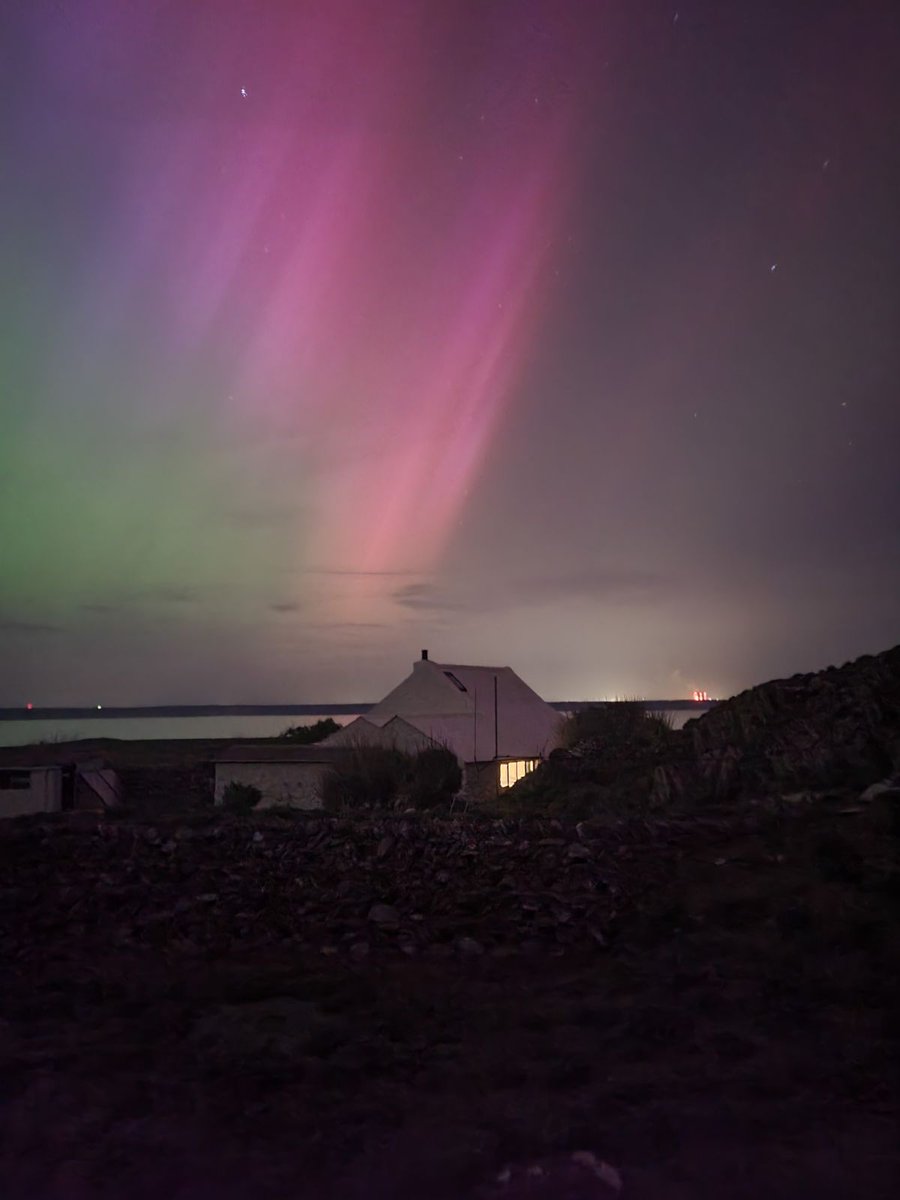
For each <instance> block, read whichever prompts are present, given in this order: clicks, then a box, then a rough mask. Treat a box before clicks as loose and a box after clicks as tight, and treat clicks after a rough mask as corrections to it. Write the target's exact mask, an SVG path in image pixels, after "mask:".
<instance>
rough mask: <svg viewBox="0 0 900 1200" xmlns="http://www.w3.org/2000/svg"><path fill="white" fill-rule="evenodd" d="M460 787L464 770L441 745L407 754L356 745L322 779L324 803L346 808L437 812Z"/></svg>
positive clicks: (331, 807) (384, 747) (381, 747)
mask: <svg viewBox="0 0 900 1200" xmlns="http://www.w3.org/2000/svg"><path fill="white" fill-rule="evenodd" d="M461 785H462V769H461V768H460V765H459V763H458V761H457V759H456V755H455V754H453V752H452V751H450V750H447V749H444V748H442V747H434V748H432V749H428V750H421V751H419V753H417V754H406V753H404V752H403V751H402V750H393V749H391V748H389V747H387V746H358V747H356V749H354V750H352V751H351V752H350V753H349V754H348V756H347V758H346V760H345V761H344V762H342V763H340V764H338V765H336V766H335V767H334V768H333V769H332V770H331V771H330V772H329V773H328V774H327V775H326V776H325V778H324V779H323V780H322V804H323V805H324V807H325V808H326V809H328V810H329V811H331V812H335V811H338V810H340V809H346V808H357V809H364V808H406V807H407V806H409V807H412V808H419V809H428V808H436V807H438V806H440V805H443V804H447V803H449V801H450V800H451V799H452V798H453V796H455V795H456V793H457V792H458V791H459V789H460V787H461Z"/></svg>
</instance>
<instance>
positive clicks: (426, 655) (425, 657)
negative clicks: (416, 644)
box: [422, 650, 428, 662]
mask: <svg viewBox="0 0 900 1200" xmlns="http://www.w3.org/2000/svg"><path fill="white" fill-rule="evenodd" d="M422 662H428V651H427V650H423V651H422Z"/></svg>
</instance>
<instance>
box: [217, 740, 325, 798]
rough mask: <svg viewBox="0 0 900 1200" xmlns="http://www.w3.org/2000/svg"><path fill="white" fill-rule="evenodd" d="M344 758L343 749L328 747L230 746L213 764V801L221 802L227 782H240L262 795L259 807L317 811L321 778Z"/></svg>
mask: <svg viewBox="0 0 900 1200" xmlns="http://www.w3.org/2000/svg"><path fill="white" fill-rule="evenodd" d="M346 756H347V751H346V750H344V749H342V748H338V747H329V746H282V745H279V746H271V745H236V746H231V747H230V748H229V749H228V750H226V751H225V752H224V753H223V754H221V755H220V756H219V758H218V759H217V760H216V762H215V771H216V784H215V802H216V804H221V803H222V801H223V799H224V796H225V789H226V788H227V787H228V785H229V784H230V783H242V784H249V785H250V786H251V787H255V788H258V789H259V791H260V792H261V793H262V800H261V801H260V804H259V807H260V808H271V807H272V806H273V805H275V804H279V805H280V804H288V805H292V806H293V807H294V808H321V807H322V797H321V791H320V786H321V782H322V779H323V777H324V776H325V775H327V773H328V771H329V770H330V769H331V768H332V767H333V766H334V764H335V763H336V762H339V761H341V760H342V759H344V758H346Z"/></svg>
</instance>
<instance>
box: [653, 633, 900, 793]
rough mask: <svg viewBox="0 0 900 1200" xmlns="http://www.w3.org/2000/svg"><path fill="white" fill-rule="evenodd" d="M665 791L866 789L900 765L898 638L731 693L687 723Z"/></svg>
mask: <svg viewBox="0 0 900 1200" xmlns="http://www.w3.org/2000/svg"><path fill="white" fill-rule="evenodd" d="M683 736H684V738H685V740H686V742H687V745H686V746H684V747H683V752H684V754H685V759H684V760H683V761H682V762H680V763H674V764H673V763H669V764H664V765H663V766H662V767H661V768H660V769H658V770H657V774H656V778H655V781H654V786H655V788H656V789H657V792H658V794H664V795H668V796H676V795H679V794H685V793H690V794H693V795H695V796H698V797H703V796H711V797H715V798H718V799H724V798H727V797H731V796H735V795H748V794H759V793H765V792H772V791H776V792H782V793H784V792H791V791H797V790H804V789H813V790H822V789H829V788H845V787H850V788H864V787H866V786H867V785H869V784H871V783H874V782H875V781H877V780H880V779H883V778H884V777H885V776H890V775H891V774H892V773H894V772H896V771H898V770H900V646H896V647H894V649H892V650H887V651H885V652H884V653H883V654H878V655H866V656H865V657H863V658H859V659H856V660H855V661H854V662H850V663H847V664H845V665H844V666H842V667H829V668H828V669H827V670H825V671H818V672H816V673H814V674H808V675H794V676H792V677H791V678H790V679H775V680H772V681H771V682H769V683H763V684H760V685H759V686H758V687H754V688H750V689H749V690H748V691H746V692H741V693H740V695H738V696H735V697H733V699H731V700H726V701H725V702H724V703H722V704H720V705H718V706H717V707H716V708H714V709H712V710H711V711H710V712H708V713H706V714H705V715H704V716H702V717H699V718H698V719H697V720H694V721H689V722H688V724H687V725H686V726H685V728H684V730H683Z"/></svg>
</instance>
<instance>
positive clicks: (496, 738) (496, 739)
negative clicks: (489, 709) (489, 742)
mask: <svg viewBox="0 0 900 1200" xmlns="http://www.w3.org/2000/svg"><path fill="white" fill-rule="evenodd" d="M499 753H500V737H499V734H498V732H497V676H496V675H495V676H494V758H497V757H498V755H499Z"/></svg>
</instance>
